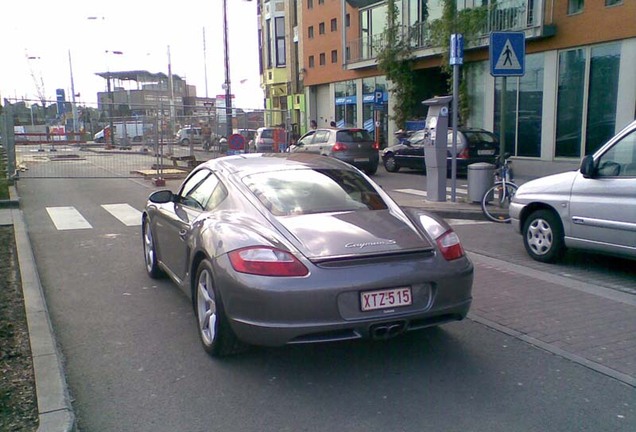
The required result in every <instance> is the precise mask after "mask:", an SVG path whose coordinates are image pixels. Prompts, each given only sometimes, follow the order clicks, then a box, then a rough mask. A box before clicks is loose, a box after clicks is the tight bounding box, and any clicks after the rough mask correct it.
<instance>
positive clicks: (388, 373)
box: [19, 171, 636, 432]
mask: <svg viewBox="0 0 636 432" xmlns="http://www.w3.org/2000/svg"><path fill="white" fill-rule="evenodd" d="M377 178H378V181H379V182H380V183H383V184H384V187H385V188H392V189H404V188H415V187H416V186H417V185H418V184H419V183H417V184H416V183H414V182H415V181H416V180H417V181H419V180H422V179H424V177H423V176H419V175H417V174H408V173H404V174H398V175H395V176H392V177H390V178H389V177H388V174H387V173H384V172H383V171H381V172H380V173H379V174H378V177H377ZM174 185H175V183H174V182H169V186H173V187H174ZM153 189H154V187H152V186H151V185H150V184H149V183H148V182H145V181H143V180H130V179H123V180H117V179H101V180H100V179H92V180H91V179H23V180H20V184H19V191H20V196H21V207H22V209H23V211H24V215H25V218H26V221H27V225H28V229H29V235H30V238H31V242H32V246H33V251H34V254H35V258H36V262H37V266H38V271H39V273H40V278H41V281H42V286H43V289H44V292H45V295H46V299H47V303H48V307H49V311H50V313H51V319H52V322H53V326H54V329H55V332H56V336H57V339H58V342H59V344H60V345H61V350H62V352H63V355H64V357H65V363H66V364H65V367H66V372H67V379H68V383H69V385H70V392H71V395H72V397H73V398H74V409H75V414H76V416H77V419H78V425H79V429H80V430H81V431H100V432H101V431H153V432H156V431H217V430H224V431H345V430H346V431H383V432H386V431H418V432H419V431H422V430H424V429H428V430H443V431H488V432H493V431H502V432H503V431H506V432H509V431H542V432H543V431H572V430H577V431H594V432H597V431H621V430H625V431H632V430H634V429H636V409H635V407H634V404H635V403H636V400H635V398H634V389H633V387H630V386H627V385H625V384H623V383H621V382H619V381H616V380H614V379H612V378H609V377H607V376H605V375H603V374H600V373H598V372H595V371H594V370H591V369H588V368H586V367H583V366H581V365H578V364H576V363H573V362H571V361H569V360H566V359H564V358H561V357H559V356H556V355H554V354H551V353H548V352H545V351H543V350H540V349H537V348H535V347H534V346H531V345H529V344H526V343H525V342H522V341H520V340H518V339H516V338H514V337H511V336H507V335H506V334H503V333H500V332H498V331H494V330H491V329H490V328H488V327H486V326H484V325H482V324H479V323H477V322H474V321H471V320H465V321H463V322H459V323H453V324H449V325H446V326H443V327H441V328H439V329H431V330H426V331H422V332H418V333H413V334H409V335H406V336H404V337H401V338H397V339H394V340H391V341H388V342H385V343H378V342H346V343H338V344H325V345H313V346H292V347H283V348H276V349H263V348H255V349H253V350H251V351H250V352H248V353H245V354H243V355H241V356H238V357H233V358H229V359H223V360H214V359H211V358H209V357H208V356H207V355H206V354H205V353H204V351H203V350H202V349H201V347H200V343H199V341H198V338H197V334H196V323H195V320H194V316H193V313H192V308H191V305H190V302H189V300H188V298H187V297H186V296H185V294H183V293H181V292H180V291H178V289H177V288H176V287H175V286H174V285H172V284H171V283H170V282H169V281H167V280H165V281H153V280H151V279H149V278H148V277H147V276H146V274H145V271H144V265H143V256H142V248H141V236H140V229H139V227H138V226H126V225H124V224H122V223H121V222H120V221H119V220H117V219H116V218H114V217H113V216H112V215H111V214H110V213H108V212H107V211H104V208H103V207H101V205H102V204H120V203H125V204H128V205H130V206H132V207H133V208H136V209H138V210H141V209H142V208H143V205H144V203H145V198H146V197H147V195H148V194H149V193H150V192H151V191H152V190H153ZM60 206H65V207H69V206H72V207H74V208H75V209H76V210H77V211H78V212H79V213H80V214H81V215H82V216H83V217H84V218H85V219H86V220H87V221H89V222H90V225H91V228H86V229H74V230H58V229H56V227H55V225H54V224H53V222H52V220H51V218H50V216H49V213H48V211H47V209H46V208H47V207H60ZM506 228H509V227H507V226H504V225H497V224H470V225H460V226H458V227H457V230H458V232H459V233H460V236H461V237H462V239H463V240H464V243H465V245H466V248H467V249H468V250H473V249H475V250H476V249H479V248H480V247H482V248H483V249H488V247H487V243H488V242H491V241H493V239H492V238H491V236H496V237H495V238H496V239H499V242H498V246H500V247H502V248H503V247H510V248H514V249H513V250H511V252H510V256H511V257H515V256H517V258H516V259H518V260H521V261H520V262H522V263H523V258H522V257H521V254H520V253H519V249H518V247H517V246H515V244H517V245H521V243H520V239H519V238H517V236H516V234H514V233H512V232H511V231H510V230H509V229H508V230H506ZM513 239H514V240H513ZM480 244H481V246H480ZM521 248H522V246H521ZM566 269H567V270H563V272H567V273H572V272H575V273H577V272H578V270H580V269H579V268H578V267H576V264H575V263H574V264H573V268H572V267H571V268H569V269H568V268H567V267H566ZM477 271H487V270H486V269H485V268H481V267H480V265H479V264H478V265H477ZM590 272H591V273H593V275H594V277H597V278H599V279H603V274H602V271H601V270H599V271H597V272H594V271H590ZM577 274H578V273H577ZM590 277H591V276H590ZM626 277H629V274H627V276H626ZM632 277H633V274H632ZM494 283H495V284H501V286H502V288H503V287H505V286H506V284H507V283H508V281H507V279H506V278H502V279H501V280H497V281H495V282H494ZM617 284H618V285H620V282H617Z"/></svg>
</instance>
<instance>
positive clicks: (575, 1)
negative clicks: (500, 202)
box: [568, 0, 584, 15]
mask: <svg viewBox="0 0 636 432" xmlns="http://www.w3.org/2000/svg"><path fill="white" fill-rule="evenodd" d="M583 3H584V0H568V15H571V14H576V13H579V12H583Z"/></svg>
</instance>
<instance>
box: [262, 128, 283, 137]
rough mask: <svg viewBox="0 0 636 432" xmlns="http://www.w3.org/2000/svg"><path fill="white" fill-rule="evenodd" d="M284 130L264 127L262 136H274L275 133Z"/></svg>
mask: <svg viewBox="0 0 636 432" xmlns="http://www.w3.org/2000/svg"><path fill="white" fill-rule="evenodd" d="M281 132H284V131H283V129H263V130H262V131H261V138H274V133H281Z"/></svg>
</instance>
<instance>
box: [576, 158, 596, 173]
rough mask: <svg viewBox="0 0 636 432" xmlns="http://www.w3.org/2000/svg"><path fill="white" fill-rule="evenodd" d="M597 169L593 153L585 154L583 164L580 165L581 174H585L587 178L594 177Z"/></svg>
mask: <svg viewBox="0 0 636 432" xmlns="http://www.w3.org/2000/svg"><path fill="white" fill-rule="evenodd" d="M595 169H596V168H595V166H594V157H593V156H592V155H587V156H585V157H584V158H583V160H582V161H581V166H580V167H579V170H580V171H581V174H582V175H583V177H585V178H590V177H593V176H594V171H595Z"/></svg>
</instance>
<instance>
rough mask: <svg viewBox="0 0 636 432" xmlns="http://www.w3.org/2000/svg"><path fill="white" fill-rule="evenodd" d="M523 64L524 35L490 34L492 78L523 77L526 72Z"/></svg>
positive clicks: (515, 33) (519, 33) (524, 54)
mask: <svg viewBox="0 0 636 432" xmlns="http://www.w3.org/2000/svg"><path fill="white" fill-rule="evenodd" d="M525 63H526V35H525V33H523V32H492V33H490V75H492V76H494V77H498V76H523V74H525V72H526V64H525Z"/></svg>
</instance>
